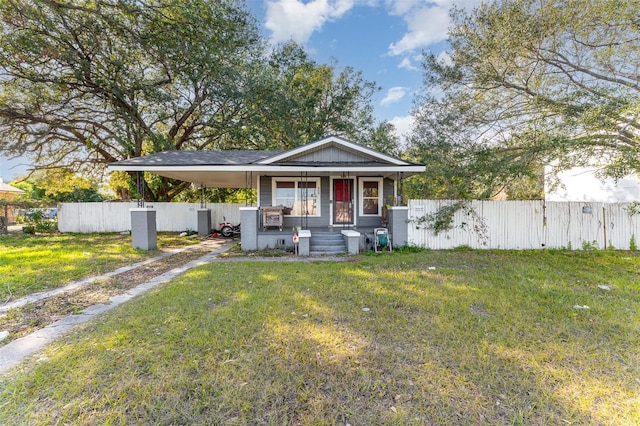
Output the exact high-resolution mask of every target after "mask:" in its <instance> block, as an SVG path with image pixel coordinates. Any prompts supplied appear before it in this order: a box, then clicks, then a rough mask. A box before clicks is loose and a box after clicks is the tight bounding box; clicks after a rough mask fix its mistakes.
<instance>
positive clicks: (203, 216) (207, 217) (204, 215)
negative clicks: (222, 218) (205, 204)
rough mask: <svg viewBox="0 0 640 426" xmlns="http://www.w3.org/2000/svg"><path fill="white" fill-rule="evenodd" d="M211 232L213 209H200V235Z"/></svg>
mask: <svg viewBox="0 0 640 426" xmlns="http://www.w3.org/2000/svg"><path fill="white" fill-rule="evenodd" d="M210 233H211V209H198V235H209V234H210Z"/></svg>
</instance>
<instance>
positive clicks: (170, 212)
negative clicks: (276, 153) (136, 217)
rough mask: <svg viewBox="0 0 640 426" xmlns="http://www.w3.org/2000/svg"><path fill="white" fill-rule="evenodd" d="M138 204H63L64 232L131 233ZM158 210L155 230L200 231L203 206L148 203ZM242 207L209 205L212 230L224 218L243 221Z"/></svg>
mask: <svg viewBox="0 0 640 426" xmlns="http://www.w3.org/2000/svg"><path fill="white" fill-rule="evenodd" d="M137 207H138V203H109V202H105V203H62V204H60V206H59V210H58V229H59V230H60V231H61V232H78V233H92V232H123V231H130V230H131V212H130V211H129V209H133V208H137ZM145 207H148V208H153V209H155V210H156V230H157V231H160V232H163V231H168V232H181V231H187V230H197V229H198V213H197V212H198V210H199V209H200V208H201V207H200V203H147V204H146V205H145ZM240 207H244V204H217V203H208V204H206V207H205V208H207V209H210V210H211V227H212V228H214V229H217V228H218V224H219V223H220V222H222V220H223V217H226V219H227V221H229V222H232V223H239V222H240Z"/></svg>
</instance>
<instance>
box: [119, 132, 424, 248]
mask: <svg viewBox="0 0 640 426" xmlns="http://www.w3.org/2000/svg"><path fill="white" fill-rule="evenodd" d="M109 168H110V169H112V170H124V171H148V172H152V173H156V174H159V175H162V176H166V177H170V178H175V179H180V180H184V181H188V182H193V183H195V184H198V185H200V186H201V187H203V188H204V187H218V188H251V189H254V190H255V191H256V194H257V206H252V207H243V208H241V209H240V210H241V212H240V213H241V214H240V219H241V220H240V222H241V229H242V231H241V242H242V249H243V250H262V249H267V248H276V247H287V246H289V245H293V234H294V232H295V231H297V235H298V245H299V246H298V248H302V250H300V253H301V254H306V255H310V254H311V253H313V252H314V250H312V248H313V247H314V246H315V247H318V246H322V245H323V244H319V243H318V240H320V239H322V238H321V237H326V240H328V241H333V242H334V245H336V246H338V245H339V244H338V243H339V239H340V237H338V238H336V234H337V235H338V236H342V241H343V243H344V247H345V248H344V250H343V251H344V252H347V253H351V254H355V253H358V252H359V251H361V250H364V249H366V248H367V246H368V244H369V240H370V237H368V235H371V234H372V233H373V231H374V230H375V229H377V228H385V229H388V231H389V233H390V236H391V238H392V241H393V243H394V244H395V245H396V246H399V245H405V244H406V243H407V241H406V240H407V223H406V220H407V208H406V207H403V206H402V199H401V198H402V197H401V192H402V191H401V184H402V180H403V179H404V178H406V177H408V176H411V175H413V174H416V173H420V172H422V171H424V166H423V165H420V164H415V163H410V162H407V161H404V160H401V159H398V158H395V157H392V156H389V155H387V154H383V153H380V152H378V151H375V150H372V149H370V148H367V147H364V146H361V145H358V144H355V143H353V142H349V141H347V140H345V139H342V138H340V137H337V136H330V137H327V138H325V139H322V140H319V141H316V142H312V143H309V144H307V145H303V146H300V147H297V148H294V149H292V150H289V151H250V150H247V151H168V152H161V153H157V154H152V155H149V156H146V157H140V158H134V159H131V160H125V161H120V162H117V163H113V164H112V165H110V166H109ZM198 215H199V216H198V218H199V219H198V221H199V226H198V229H199V231H200V230H201V229H202V230H207V229H210V219H207V213H206V211H204V212H198ZM201 218H202V219H201ZM207 220H209V222H207ZM201 221H202V223H203V225H202V226H200V223H201ZM307 243H308V247H309V249H308V250H307V249H306V247H307ZM339 246H340V247H342V244H340V245H339ZM336 250H340V249H336Z"/></svg>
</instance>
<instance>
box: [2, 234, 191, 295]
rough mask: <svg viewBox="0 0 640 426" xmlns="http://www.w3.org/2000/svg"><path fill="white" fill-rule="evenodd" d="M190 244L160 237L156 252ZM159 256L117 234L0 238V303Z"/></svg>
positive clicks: (179, 239)
mask: <svg viewBox="0 0 640 426" xmlns="http://www.w3.org/2000/svg"><path fill="white" fill-rule="evenodd" d="M192 242H194V241H193V240H192V239H186V238H179V237H177V236H176V235H175V234H159V235H158V246H159V248H160V249H162V248H163V247H167V246H179V245H187V244H191V243H192ZM158 254H160V251H158V250H154V251H144V250H136V249H134V248H133V247H132V246H131V237H130V236H129V235H120V234H54V235H36V236H33V235H7V236H0V303H2V302H5V301H8V300H11V299H15V298H18V297H21V296H24V295H26V294H29V293H35V292H39V291H44V290H50V289H53V288H56V287H60V286H62V285H65V284H68V283H70V282H73V281H76V280H78V279H81V278H85V277H89V276H93V275H99V274H102V273H104V272H107V271H111V270H114V269H117V268H119V267H121V266H124V265H128V264H131V263H135V262H138V261H141V260H144V259H147V258H150V257H153V256H157V255H158Z"/></svg>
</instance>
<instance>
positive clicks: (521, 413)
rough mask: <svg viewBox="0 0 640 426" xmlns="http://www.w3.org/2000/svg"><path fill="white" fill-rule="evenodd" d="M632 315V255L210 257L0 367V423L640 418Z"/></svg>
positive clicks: (639, 318)
mask: <svg viewBox="0 0 640 426" xmlns="http://www.w3.org/2000/svg"><path fill="white" fill-rule="evenodd" d="M433 267H435V269H432V268H433ZM598 285H607V286H609V287H610V288H611V290H603V289H600V288H599V287H598ZM574 305H580V306H583V305H587V306H589V309H581V310H578V309H574ZM639 311H640V258H639V257H637V256H635V255H630V254H628V253H609V252H606V253H605V252H590V253H570V252H489V251H488V252H475V251H464V252H454V251H443V252H435V251H427V252H422V253H404V254H401V253H392V254H385V255H380V256H368V257H357V258H355V259H353V260H350V261H345V262H335V263H333V262H311V263H298V262H277V261H276V262H273V261H272V262H259V261H255V262H227V263H222V262H221V263H212V264H209V265H205V266H203V267H200V268H197V269H194V270H191V271H189V272H187V273H186V274H185V275H183V276H182V277H181V278H179V279H177V280H174V281H173V282H171V283H169V284H167V285H165V286H163V287H162V288H159V289H156V290H154V291H152V292H150V293H147V294H146V295H144V296H142V297H140V298H138V299H136V300H135V301H132V302H130V303H128V304H126V305H124V306H123V307H122V308H120V309H117V310H115V311H112V312H111V313H110V314H108V315H106V316H104V317H103V318H102V319H101V321H99V322H95V323H92V324H90V325H88V326H86V327H84V329H83V330H80V331H78V332H76V333H73V334H72V335H71V336H69V337H68V338H67V339H66V340H64V341H62V342H60V343H58V344H55V345H54V346H53V347H51V348H49V349H48V350H47V351H46V352H45V353H44V354H43V355H42V356H40V357H39V359H37V360H34V361H33V362H32V364H30V365H26V366H24V367H23V368H22V369H21V370H20V371H13V372H11V373H10V374H8V375H6V377H4V378H3V379H2V382H0V389H1V390H0V423H1V424H4V423H18V424H140V423H142V424H154V425H155V424H166V425H173V424H216V425H217V424H229V425H247V424H248V425H258V424H273V425H282V424H291V425H294V424H303V425H325V424H326V425H333V424H342V425H344V424H346V423H349V424H351V425H354V426H355V425H378V424H389V425H424V424H443V425H465V424H469V425H476V424H501V425H502V424H513V425H560V424H573V425H576V424H577V425H597V424H603V425H604V424H606V425H631V424H638V423H640V381H639V377H640V355H639V351H638V348H640V314H639Z"/></svg>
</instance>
